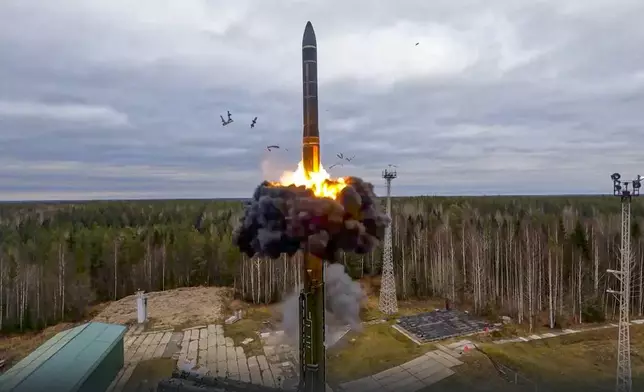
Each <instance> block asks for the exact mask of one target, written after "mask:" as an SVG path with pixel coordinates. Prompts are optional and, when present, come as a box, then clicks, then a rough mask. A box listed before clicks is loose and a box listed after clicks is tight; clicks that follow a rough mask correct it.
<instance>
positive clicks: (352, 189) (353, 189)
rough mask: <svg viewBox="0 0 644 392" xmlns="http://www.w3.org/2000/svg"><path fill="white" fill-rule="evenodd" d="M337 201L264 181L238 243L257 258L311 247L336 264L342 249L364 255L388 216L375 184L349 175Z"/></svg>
mask: <svg viewBox="0 0 644 392" xmlns="http://www.w3.org/2000/svg"><path fill="white" fill-rule="evenodd" d="M345 183H346V186H345V187H344V188H343V189H342V190H341V191H340V192H339V194H338V195H337V198H336V199H335V200H333V199H330V198H321V197H316V196H315V194H314V192H313V190H311V189H307V188H306V187H303V186H300V187H298V186H295V185H291V186H276V185H273V184H271V183H269V182H264V183H262V184H261V185H259V186H258V187H257V189H256V190H255V193H254V195H253V198H252V200H251V202H250V204H249V205H248V206H247V208H246V211H245V214H244V216H243V217H242V218H241V220H240V225H239V226H238V227H237V229H236V230H235V233H234V237H233V241H234V243H235V245H236V246H237V247H239V249H240V250H241V251H242V252H243V253H245V254H246V255H248V257H253V256H255V255H260V256H268V257H270V258H273V259H276V258H278V257H279V256H280V255H281V254H282V253H286V254H288V255H289V256H293V255H294V254H295V253H296V252H297V251H298V250H300V249H302V248H303V246H304V245H305V244H308V247H309V249H308V250H309V252H311V253H312V254H313V255H315V256H317V257H319V258H321V259H324V260H327V261H329V262H334V261H335V260H336V257H337V254H338V251H339V250H343V251H345V252H353V253H358V254H365V253H368V252H370V251H371V250H372V249H373V248H374V247H375V246H376V245H377V244H378V243H379V242H380V241H382V239H383V237H384V234H385V228H386V227H387V225H388V224H389V217H388V216H387V215H386V214H384V213H382V212H381V211H380V210H379V209H378V208H377V205H376V195H375V194H374V192H373V185H371V184H370V183H368V182H364V181H362V180H361V179H360V178H357V177H347V178H346V179H345Z"/></svg>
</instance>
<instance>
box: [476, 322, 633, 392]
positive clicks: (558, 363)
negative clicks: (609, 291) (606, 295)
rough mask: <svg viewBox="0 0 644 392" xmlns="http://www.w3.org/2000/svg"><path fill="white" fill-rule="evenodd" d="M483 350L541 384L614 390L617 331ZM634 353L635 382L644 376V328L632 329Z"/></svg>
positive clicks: (486, 346)
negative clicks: (571, 384) (566, 384)
mask: <svg viewBox="0 0 644 392" xmlns="http://www.w3.org/2000/svg"><path fill="white" fill-rule="evenodd" d="M482 348H483V349H484V350H485V352H486V353H487V354H488V355H489V356H490V358H491V359H493V360H494V361H496V362H498V363H501V364H503V365H506V366H508V367H510V368H511V369H513V370H516V371H518V372H519V373H521V374H522V375H525V376H526V377H528V378H529V379H531V380H534V381H535V382H537V383H539V384H543V385H553V387H554V386H556V385H561V384H563V383H564V382H570V383H574V384H575V386H578V387H587V388H591V389H589V390H593V389H592V388H596V389H597V388H612V387H614V382H615V367H616V354H617V328H608V329H603V330H596V331H587V332H580V333H576V334H570V335H564V336H559V337H555V338H550V339H542V340H533V341H529V342H522V343H509V344H501V345H495V344H484V345H482ZM631 350H632V356H631V365H632V373H633V378H634V379H635V378H638V377H642V376H643V375H644V326H639V325H633V326H631ZM553 390H554V389H553Z"/></svg>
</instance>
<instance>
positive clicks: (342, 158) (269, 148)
mask: <svg viewBox="0 0 644 392" xmlns="http://www.w3.org/2000/svg"><path fill="white" fill-rule="evenodd" d="M416 45H418V44H416ZM226 115H227V117H228V118H227V119H224V116H222V115H220V116H219V117H220V118H221V126H222V127H225V126H226V125H228V124H231V123H233V122H235V121H234V120H233V117H232V114H231V113H230V110H228V111H226ZM256 124H257V117H255V118H253V121H251V123H250V127H251V128H255V125H256ZM275 149H280V146H278V145H277V144H271V145H270V146H266V150H267V151H268V152H271V151H273V150H275ZM284 150H285V151H288V148H285V149H284ZM336 157H337V158H338V159H339V161H338V162H336V163H334V164H333V165H331V166H329V169H333V168H334V167H336V166H344V162H345V161H346V162H351V161H353V160H354V159H355V155H354V156H351V157H348V156H345V155H344V154H343V153H339V154H336ZM389 167H397V166H396V165H392V164H389Z"/></svg>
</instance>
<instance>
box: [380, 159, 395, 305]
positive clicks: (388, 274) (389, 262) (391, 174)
mask: <svg viewBox="0 0 644 392" xmlns="http://www.w3.org/2000/svg"><path fill="white" fill-rule="evenodd" d="M397 176H398V175H397V173H396V171H395V170H394V171H390V170H386V169H385V170H384V171H383V172H382V178H384V179H385V182H386V184H387V215H388V216H389V219H391V181H392V180H393V179H394V178H396V177H397ZM392 225H393V220H392V221H391V222H390V223H389V225H388V226H387V229H386V230H385V244H384V250H383V260H382V282H381V283H380V303H379V304H378V305H379V306H378V307H379V308H380V311H381V312H382V313H384V314H394V313H396V312H398V301H397V299H396V278H395V277H394V263H393V257H392V241H391V237H392V233H391V226H392Z"/></svg>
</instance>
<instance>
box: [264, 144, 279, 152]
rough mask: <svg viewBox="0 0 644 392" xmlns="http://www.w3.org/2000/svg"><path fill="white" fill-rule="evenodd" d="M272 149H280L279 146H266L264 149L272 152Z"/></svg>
mask: <svg viewBox="0 0 644 392" xmlns="http://www.w3.org/2000/svg"><path fill="white" fill-rule="evenodd" d="M274 148H280V146H278V145H272V146H266V149H267V150H268V151H273V149H274Z"/></svg>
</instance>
